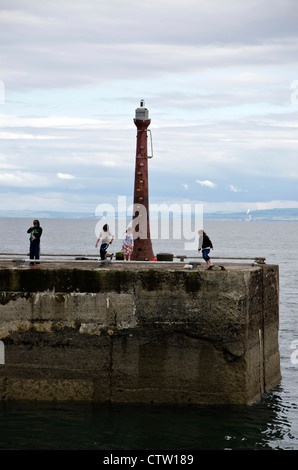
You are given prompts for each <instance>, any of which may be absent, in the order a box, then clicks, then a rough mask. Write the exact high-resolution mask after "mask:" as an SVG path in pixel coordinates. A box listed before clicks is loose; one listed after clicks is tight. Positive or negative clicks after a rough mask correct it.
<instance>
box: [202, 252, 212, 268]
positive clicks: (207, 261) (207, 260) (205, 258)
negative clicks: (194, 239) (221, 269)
mask: <svg viewBox="0 0 298 470" xmlns="http://www.w3.org/2000/svg"><path fill="white" fill-rule="evenodd" d="M209 253H210V249H209V248H204V250H202V255H203V258H204V260H205V261H206V263H207V266H210V264H211V260H210V257H209Z"/></svg>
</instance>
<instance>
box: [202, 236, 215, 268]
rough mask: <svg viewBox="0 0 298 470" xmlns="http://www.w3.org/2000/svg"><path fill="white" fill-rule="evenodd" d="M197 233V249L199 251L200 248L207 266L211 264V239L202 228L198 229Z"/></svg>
mask: <svg viewBox="0 0 298 470" xmlns="http://www.w3.org/2000/svg"><path fill="white" fill-rule="evenodd" d="M198 234H199V236H200V238H199V248H198V251H199V252H200V251H201V250H202V256H203V258H204V260H205V261H206V264H207V266H208V267H210V266H213V264H212V262H211V259H210V256H209V253H210V250H211V249H212V250H213V245H212V241H211V240H210V238H209V237H208V235H207V234H206V233H205V232H204V230H199V231H198Z"/></svg>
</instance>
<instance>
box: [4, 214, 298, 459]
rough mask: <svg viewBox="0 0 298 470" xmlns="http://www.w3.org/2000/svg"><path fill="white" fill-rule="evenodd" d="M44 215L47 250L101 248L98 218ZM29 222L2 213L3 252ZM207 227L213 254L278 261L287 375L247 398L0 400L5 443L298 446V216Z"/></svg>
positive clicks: (158, 248) (20, 243) (174, 247)
mask: <svg viewBox="0 0 298 470" xmlns="http://www.w3.org/2000/svg"><path fill="white" fill-rule="evenodd" d="M41 222H42V225H43V227H44V235H43V245H42V252H44V253H55V252H56V253H57V252H58V253H74V252H75V253H82V252H83V253H86V254H87V253H88V254H90V253H94V254H97V251H96V250H95V249H94V244H95V233H94V228H95V224H96V221H94V220H87V221H82V220H72V219H63V220H57V219H44V221H41ZM30 223H31V220H28V219H26V220H25V219H0V228H1V233H2V234H3V237H2V242H3V243H2V251H3V252H11V251H13V252H15V253H18V252H26V248H27V246H28V242H27V234H26V233H25V232H26V230H27V225H28V224H29V225H30ZM7 224H9V226H10V230H9V231H8V232H7V231H6V228H7ZM204 228H205V230H206V231H207V232H208V234H209V235H210V237H211V239H212V241H213V243H214V245H215V250H214V252H213V254H214V256H242V257H245V256H263V257H266V260H267V263H268V264H278V265H279V268H280V335H279V344H280V355H281V371H282V380H281V382H280V383H279V384H278V385H277V386H276V388H275V389H274V390H271V391H270V393H268V394H267V395H266V396H264V397H263V399H262V400H261V401H260V402H259V403H255V404H253V405H248V406H214V407H208V406H195V405H191V406H164V405H131V404H130V405H120V404H110V403H107V404H100V405H91V404H57V403H53V404H35V403H33V404H20V403H1V404H0V450H13V449H15V450H138V449H140V450H151V449H155V450H158V449H159V450H161V451H165V450H176V451H179V450H190V451H191V450H193V451H196V450H224V449H227V450H228V449H230V450H262V449H265V450H268V449H283V450H286V449H289V450H298V413H297V404H298V392H297V390H298V387H297V385H298V363H297V364H296V362H298V360H297V358H296V355H295V351H296V348H297V347H296V343H295V341H297V344H298V328H297V318H298V309H297V305H298V296H297V286H298V223H297V222H249V223H246V222H211V221H210V222H206V223H205V224H204ZM66 239H67V241H66ZM82 240H83V242H82ZM82 244H83V246H82ZM153 245H154V250H155V253H158V252H164V251H167V252H172V253H174V254H178V251H179V254H181V253H182V252H183V244H181V242H180V241H178V240H174V241H168V240H162V241H160V242H158V241H153ZM118 249H119V250H120V242H119V246H115V251H118ZM187 254H189V253H187ZM194 255H196V253H194ZM297 356H298V355H297Z"/></svg>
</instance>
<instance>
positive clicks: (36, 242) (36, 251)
mask: <svg viewBox="0 0 298 470" xmlns="http://www.w3.org/2000/svg"><path fill="white" fill-rule="evenodd" d="M27 233H30V239H29V240H30V259H36V260H39V256H40V237H41V234H42V228H41V226H40V223H39V220H33V226H31V227H30V228H29V229H28V230H27ZM30 264H31V265H33V264H34V263H30ZM36 264H37V265H38V264H39V263H36Z"/></svg>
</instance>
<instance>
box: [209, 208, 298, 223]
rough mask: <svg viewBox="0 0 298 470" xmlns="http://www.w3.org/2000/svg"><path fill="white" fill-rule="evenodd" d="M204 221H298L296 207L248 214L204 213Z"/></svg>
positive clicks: (297, 209)
mask: <svg viewBox="0 0 298 470" xmlns="http://www.w3.org/2000/svg"><path fill="white" fill-rule="evenodd" d="M204 219H205V220H245V221H295V220H296V221H298V207H297V208H295V209H267V210H256V211H254V210H252V211H249V212H215V213H212V214H211V213H210V214H208V213H204Z"/></svg>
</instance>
